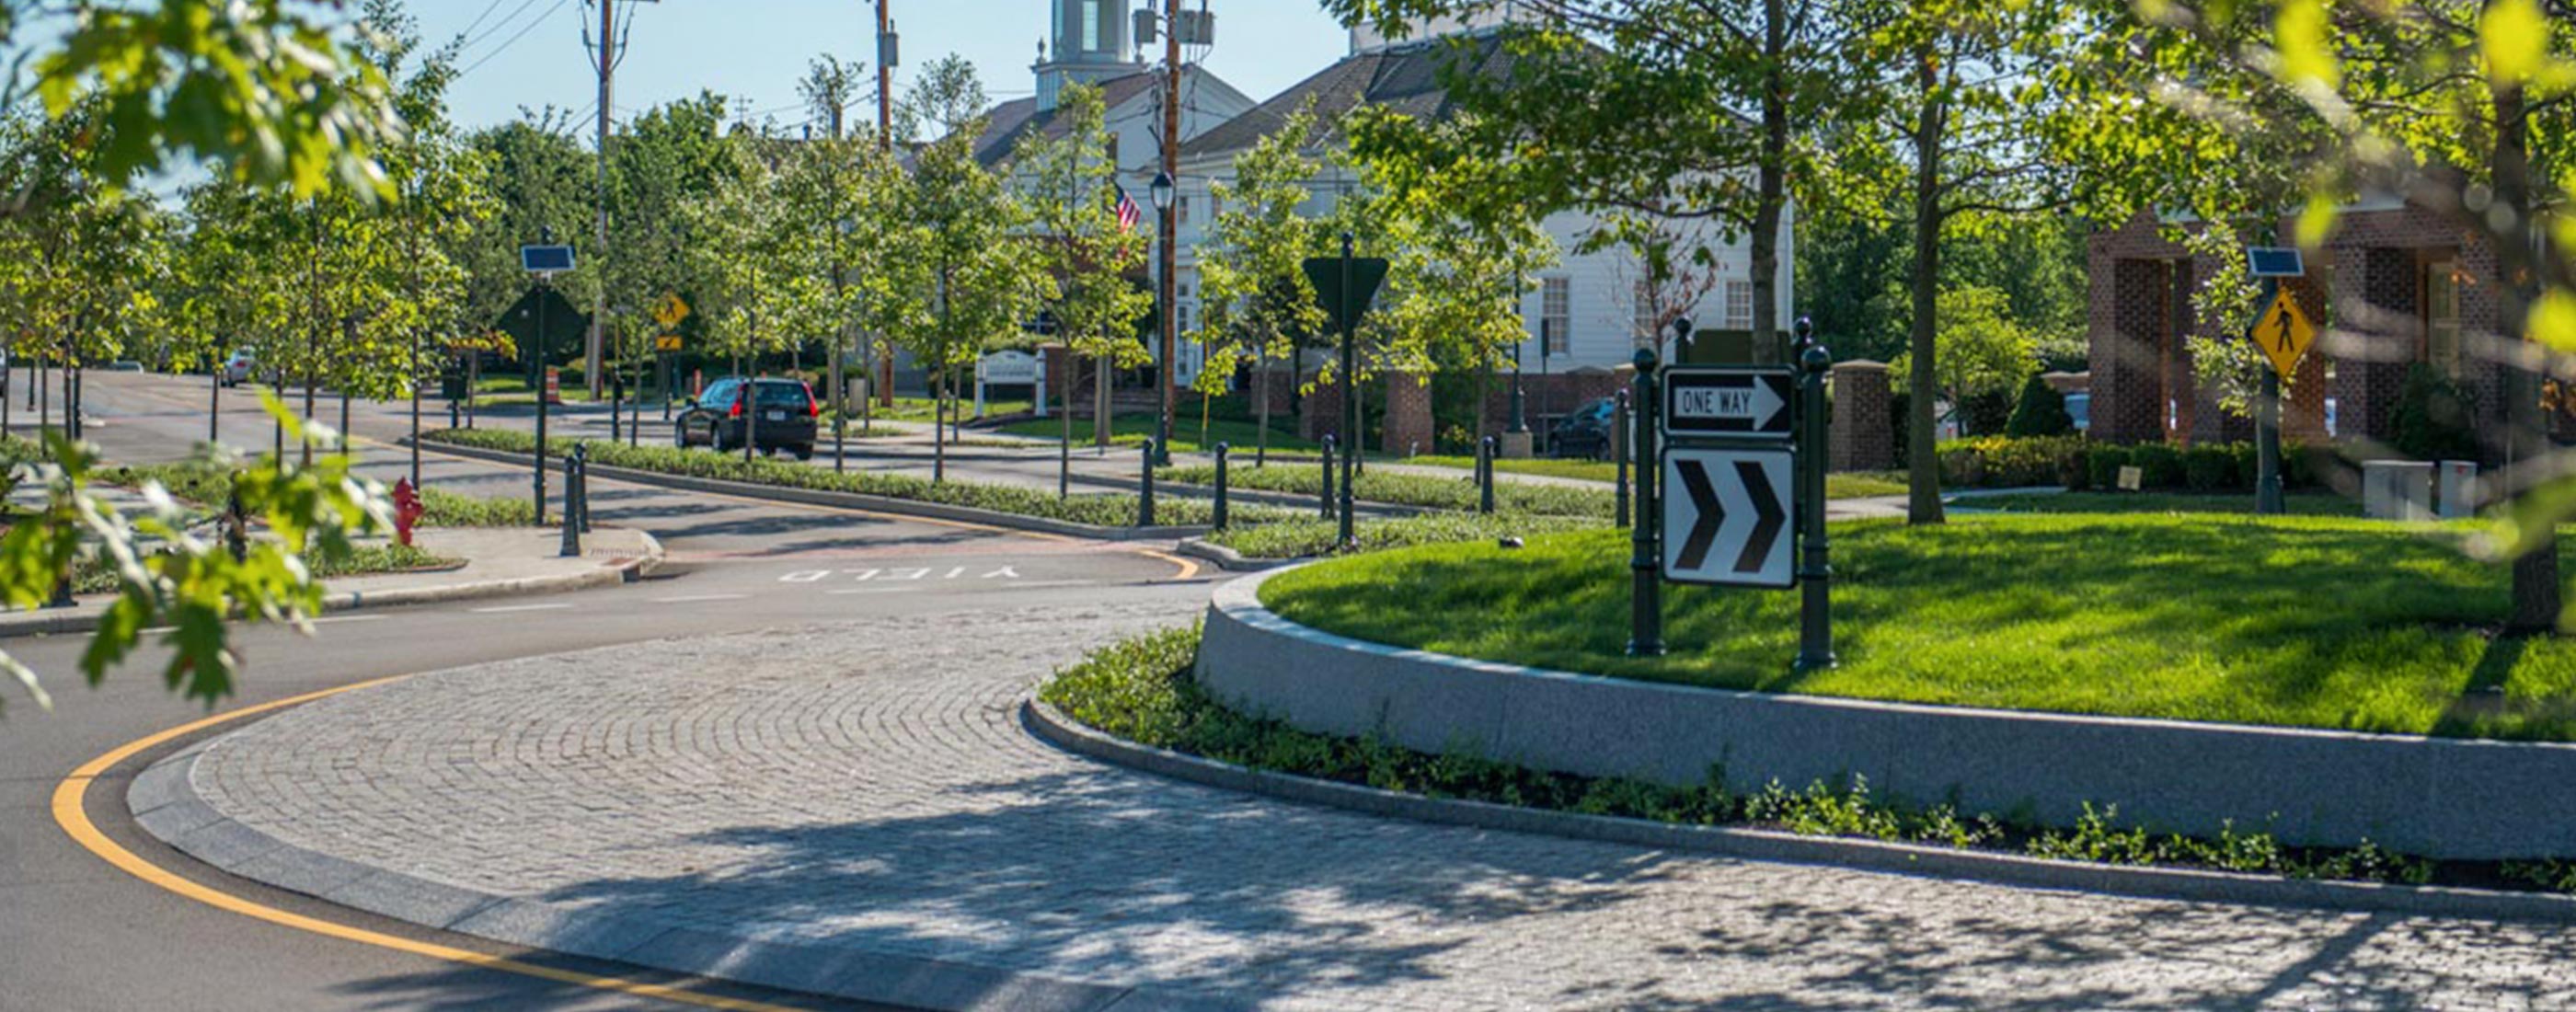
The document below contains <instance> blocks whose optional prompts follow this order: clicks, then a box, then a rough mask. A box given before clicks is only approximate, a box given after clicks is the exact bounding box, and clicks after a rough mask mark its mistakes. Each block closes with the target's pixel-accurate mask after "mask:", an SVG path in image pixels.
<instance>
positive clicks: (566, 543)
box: [537, 455, 581, 559]
mask: <svg viewBox="0 0 2576 1012" xmlns="http://www.w3.org/2000/svg"><path fill="white" fill-rule="evenodd" d="M563 469H564V505H563V545H562V550H561V551H558V552H556V553H555V554H557V555H560V556H562V557H564V558H567V559H571V558H579V557H580V556H581V517H580V515H579V511H578V510H576V509H575V508H574V507H573V499H574V494H573V483H574V482H575V481H577V480H579V474H580V464H579V463H578V462H577V461H575V460H573V458H572V457H571V456H569V455H567V456H565V457H564V462H563ZM539 473H543V472H539ZM537 505H538V506H540V507H543V506H544V505H545V500H543V499H539V500H537ZM539 516H540V518H542V517H543V514H542V513H540V514H539Z"/></svg>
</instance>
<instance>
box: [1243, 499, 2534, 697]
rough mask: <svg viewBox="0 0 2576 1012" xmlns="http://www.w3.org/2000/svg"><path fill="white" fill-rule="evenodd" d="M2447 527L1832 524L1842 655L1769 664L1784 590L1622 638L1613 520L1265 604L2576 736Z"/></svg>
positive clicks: (1717, 674)
mask: <svg viewBox="0 0 2576 1012" xmlns="http://www.w3.org/2000/svg"><path fill="white" fill-rule="evenodd" d="M2466 532H2467V528H2466V527H2465V526H2462V525H2397V524H2390V523H2385V522H2374V521H2365V520H2351V519H2339V518H2323V517H2288V518H2259V519H2258V518H2253V517H2234V516H2225V515H2219V514H2172V515H2106V514H2063V515H2045V516H2042V515H2032V516H2020V515H2016V516H1996V515H1982V516H1969V515H1963V516H1961V517H1959V518H1958V519H1957V521H1956V522H1953V523H1951V524H1947V525H1943V526H1938V527H1921V528H1913V527H1907V526H1905V525H1903V524H1900V523H1896V522H1892V521H1860V522H1855V523H1850V524H1839V525H1836V527H1835V528H1834V531H1833V549H1834V554H1833V565H1834V570H1835V577H1834V584H1833V589H1834V618H1835V624H1836V637H1837V647H1838V648H1839V651H1840V655H1841V660H1842V664H1841V666H1840V667H1837V668H1835V669H1832V670H1829V671H1820V672H1813V673H1809V674H1794V673H1792V672H1791V671H1790V670H1789V661H1790V659H1791V658H1792V657H1793V656H1794V655H1795V654H1796V652H1797V635H1798V614H1797V607H1798V595H1796V594H1787V593H1766V592H1758V591H1746V590H1721V589H1711V588H1697V587H1668V588H1666V592H1665V609H1666V611H1665V639H1666V641H1667V642H1668V643H1669V644H1670V645H1671V648H1672V652H1671V653H1670V654H1669V655H1667V656H1665V657H1661V658H1630V657H1627V656H1625V655H1624V653H1623V647H1624V645H1625V642H1626V639H1627V635H1628V609H1629V597H1628V583H1629V576H1630V574H1629V571H1628V553H1629V544H1628V540H1627V534H1626V532H1624V531H1617V530H1606V529H1605V530H1599V531H1589V532H1577V533H1570V534H1563V535H1555V536H1549V537H1540V538H1533V539H1531V540H1530V542H1529V544H1528V545H1527V547H1525V548H1521V549H1508V550H1507V549H1502V548H1498V547H1496V546H1494V545H1493V544H1491V543H1460V544H1448V545H1436V546H1427V547H1418V548H1407V549H1399V550H1395V551H1390V552H1384V553H1379V554H1375V555H1366V556H1359V557H1355V558H1351V559H1341V560H1334V561H1331V562H1327V563H1322V564H1318V565H1315V566H1311V567H1308V568H1305V569H1301V570H1298V571H1295V572H1291V573H1286V574H1282V575H1281V576H1279V577H1277V578H1274V579H1272V580H1271V581H1270V582H1269V583H1268V584H1266V585H1265V586H1264V587H1263V592H1262V597H1263V600H1264V603H1265V604H1267V605H1268V606H1270V607H1271V608H1273V609H1274V610H1277V611H1278V612H1280V613H1281V614H1283V615H1285V616H1287V617H1288V618H1290V619H1294V620H1296V621H1299V622H1303V623H1305V624H1308V625H1312V626H1316V627H1318V628H1322V629H1327V630H1330V631H1332V632H1336V633H1340V634H1343V635H1346V636H1352V637H1355V638H1359V639H1363V640H1370V641H1374V642H1379V643H1388V644H1394V645H1397V646H1403V647H1416V648H1422V649H1429V650H1436V651H1439V652H1443V653H1450V654H1458V655H1462V656H1467V657H1476V658H1483V659H1487V660H1497V661H1509V662H1514V663H1521V664H1529V665H1535V666H1539V667H1546V668H1557V669H1563V670H1571V671H1586V672H1596V673H1602V674H1609V675H1615V676H1621V677H1630V678H1642V679H1651V680H1658V681H1670V682H1680V683H1687V684H1694V685H1706V686H1715V687H1722V688H1732V689H1753V690H1760V691H1770V692H1799V693H1810V694H1818V695H1828V696H1849V697H1858V698H1869V699H1888V700H1903V701H1910V702H1920V703H1941V704H1957V705H1969V706H1992V707H2005V708H2013V709H2028V710H2046V711H2059V712H2070V713H2098V714H2113V715H2121V716H2134V717H2163V718H2173V719H2181V720H2201V721H2218V722H2228V723H2245V724H2274V725H2289V726H2304V727H2323V728H2340V729H2349V730H2356V731H2378V732H2400V733H2418V734H2436V735H2450V736H2463V737H2496V738H2514V739H2553V740H2576V641H2571V640H2566V639H2557V638H2548V639H2531V640H2524V639H2517V638H2505V637H2500V636H2499V635H2498V634H2497V633H2496V632H2495V630H2496V628H2497V627H2499V626H2500V625H2501V623H2502V621H2503V619H2504V616H2505V615H2506V612H2507V607H2508V603H2509V602H2508V597H2509V588H2508V586H2507V581H2506V579H2505V573H2504V570H2503V569H2501V568H2499V567H2497V566H2493V565H2489V564H2486V563H2481V562H2477V561H2473V560H2471V559H2470V558H2468V557H2466V556H2465V555H2463V554H2462V553H2461V551H2460V549H2459V545H2458V542H2459V539H2460V537H2461V536H2462V535H2464V534H2465V533H2466ZM2562 551H2565V549H2564V548H2562Z"/></svg>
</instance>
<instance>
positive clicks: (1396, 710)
mask: <svg viewBox="0 0 2576 1012" xmlns="http://www.w3.org/2000/svg"><path fill="white" fill-rule="evenodd" d="M1284 571H1285V570H1273V571H1270V572H1265V573H1259V574H1255V575H1252V576H1247V577H1243V578H1241V579H1237V580H1234V581H1231V582H1228V583H1226V584H1223V585H1220V586H1219V587H1218V588H1217V591H1216V595H1215V599H1214V601H1213V603H1212V604H1211V605H1210V606H1209V609H1208V614H1207V624H1206V638H1205V640H1204V642H1203V643H1202V644H1201V646H1200V648H1199V660H1198V670H1197V677H1198V680H1199V682H1200V683H1201V684H1202V685H1203V686H1205V687H1206V688H1207V690H1208V691H1209V692H1210V693H1211V694H1213V695H1214V696H1215V697H1216V698H1217V699H1219V700H1221V701H1223V702H1224V703H1225V704H1226V705H1228V706H1231V707H1234V708H1236V709H1238V710H1240V711H1243V712H1246V713H1250V714H1255V715H1259V716H1265V717H1272V718H1276V719H1279V720H1283V721H1286V722H1287V723H1289V724H1291V725H1294V726H1296V727H1299V728H1303V729H1306V730H1309V731H1314V732H1318V733H1324V734H1336V735H1354V736H1356V735H1367V734H1376V735H1378V736H1379V737H1380V738H1382V739H1383V740H1386V741H1388V742H1391V743H1393V744H1397V745H1402V746H1404V747H1407V748H1412V749H1417V750H1421V751H1427V752H1441V751H1453V750H1454V751H1464V752H1470V753H1473V754H1477V755H1481V756H1485V757H1488V758H1493V759H1500V760H1505V761H1510V762H1515V763H1519V764H1522V765H1526V766H1531V767H1535V768H1539V769H1547V770H1556V771H1561V772H1567V773H1576V774H1583V775H1589V776H1630V777H1638V778H1642V779H1646V780H1652V781H1657V782H1661V783H1667V784H1674V785H1696V784H1702V783H1706V782H1707V781H1708V778H1709V776H1710V775H1711V772H1712V771H1713V770H1722V771H1723V774H1724V776H1725V778H1726V782H1727V785H1728V786H1729V787H1731V788H1733V789H1735V790H1739V791H1751V790H1758V789H1760V788H1761V787H1762V786H1763V785H1765V784H1767V783H1769V782H1771V781H1773V780H1778V781H1780V782H1781V783H1783V784H1786V785H1789V786H1791V787H1804V786H1805V785H1807V784H1809V783H1812V782H1814V781H1816V780H1819V779H1836V778H1840V777H1843V776H1846V775H1850V774H1859V775H1862V776H1866V777H1867V778H1868V780H1869V784H1870V788H1871V790H1872V791H1874V792H1876V793H1879V794H1881V795H1882V796H1896V797H1902V798H1906V799H1910V800H1914V801H1918V802H1920V801H1942V800H1951V799H1955V800H1956V801H1957V802H1958V803H1959V804H1960V805H1961V806H1962V807H1963V808H1965V809H1968V810H1971V811H1984V812H1994V813H1999V814H2004V813H2015V812H2026V813H2028V814H2029V815H2031V816H2032V817H2034V818H2037V819H2039V820H2040V821H2043V822H2049V823H2056V824H2066V823H2071V822H2073V821H2074V820H2075V819H2076V818H2077V817H2078V816H2079V815H2081V814H2082V810H2083V808H2082V806H2083V805H2084V804H2085V803H2086V802H2091V803H2092V804H2094V805H2095V806H2097V807H2099V806H2102V805H2108V804H2116V805H2118V806H2119V815H2120V821H2121V822H2122V823H2124V824H2141V825H2145V826H2148V827H2151V828H2155V829H2157V830H2160V831H2168V830H2169V831H2181V832H2188V833H2196V834H2215V833H2217V832H2218V831H2219V830H2220V829H2221V828H2222V827H2223V826H2225V825H2227V824H2228V823H2229V822H2230V821H2233V823H2234V824H2235V826H2236V827H2237V828H2239V829H2247V830H2256V829H2260V830H2268V831H2270V832H2272V833H2273V834H2275V835H2277V836H2279V837H2280V838H2281V839H2283V840H2284V841H2286V842H2290V843H2296V844H2314V845H2336V846H2350V845H2354V844H2358V843H2361V842H2362V841H2364V840H2368V841H2372V842H2375V843H2377V844H2379V845H2381V846H2384V847H2388V848H2391V849H2395V850H2400V851H2405V852H2409V853H2416V854H2424V855H2429V856H2436V857H2453V858H2502V857H2539V856H2576V816H2571V813H2576V746H2570V745H2564V744H2555V743H2523V742H2488V741H2463V740H2453V739H2439V738H2419V737H2410V736H2402V735H2375V734H2354V733H2346V732H2335V731H2315V730H2302V729H2293V728H2264V727H2246V726H2235V725H2221V724H2195V723H2187V722H2182V721H2163V720H2133V719H2123V718H2112V717H2086V716H2074V715H2062V714H2046V713H2027V712H2018V711H2004V710H1980V709H1970V708H1965V707H1946V706H1923V705H1910V704H1901V703H1878V702H1869V701H1864V700H1847V699H1831V698H1825V697H1817V696H1792V695H1775V694H1769V693H1758V692H1727V691H1718V690H1712V689H1701V688H1691V687H1686V686H1675V685H1659V684H1655V683H1651V682H1638V681H1629V680H1623V679H1613V678H1603V677H1598V676H1592V675H1578V674H1569V673H1566V672H1559V671H1545V670H1540V669H1536V668H1526V667H1521V666H1518V665H1511V664H1497V663H1491V662H1486V661H1475V660H1467V659H1464V658H1458V657H1451V656H1448V655H1444V654H1434V653H1429V652H1425V651H1420V650H1406V649H1400V648H1396V647H1390V646H1384V645H1381V644H1375V643H1365V642H1361V641H1359V640H1354V639H1350V638H1347V637H1342V636H1335V635H1332V634H1329V633H1325V632H1321V631H1318V630H1315V629H1310V628H1307V627H1305V626H1302V625H1298V624H1296V623H1294V622H1290V621H1288V620H1287V619H1284V618H1281V617H1280V616H1278V615H1276V614H1274V613H1272V612H1270V611H1269V610H1267V609H1265V608H1263V607H1262V606H1261V603H1260V600H1259V598H1258V593H1259V588H1260V586H1261V584H1262V583H1263V582H1264V581H1265V580H1267V579H1269V578H1270V577H1272V576H1275V575H1277V574H1278V573H1279V572H1284ZM1782 663H1784V664H1785V663H1787V658H1785V657H1784V658H1782Z"/></svg>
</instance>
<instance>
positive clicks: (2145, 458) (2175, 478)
mask: <svg viewBox="0 0 2576 1012" xmlns="http://www.w3.org/2000/svg"><path fill="white" fill-rule="evenodd" d="M2130 453H2131V460H2130V463H2132V464H2135V465H2136V466H2137V468H2138V470H2139V471H2140V472H2141V475H2140V479H2139V480H2140V482H2141V484H2142V486H2143V487H2145V488H2180V487H2182V484H2183V480H2184V477H2183V467H2182V451H2181V450H2178V449H2175V448H2173V447H2171V446H2168V445H2166V444H2163V443H2140V444H2138V446H2137V448H2136V449H2135V450H2132V451H2130Z"/></svg>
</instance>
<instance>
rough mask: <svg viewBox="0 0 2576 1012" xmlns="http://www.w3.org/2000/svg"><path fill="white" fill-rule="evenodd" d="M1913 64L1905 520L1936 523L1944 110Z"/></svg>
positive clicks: (1930, 81)
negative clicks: (1915, 96) (1917, 96)
mask: <svg viewBox="0 0 2576 1012" xmlns="http://www.w3.org/2000/svg"><path fill="white" fill-rule="evenodd" d="M1916 66H1917V71H1916V82H1917V83H1918V84H1920V85H1921V86H1922V89H1923V110H1922V112H1921V114H1920V116H1919V118H1918V119H1917V121H1916V123H1915V128H1914V277H1913V285H1914V325H1913V332H1912V333H1911V334H1910V335H1908V338H1907V340H1908V341H1909V342H1910V347H1911V350H1912V351H1913V363H1912V368H1911V369H1909V370H1907V376H1906V384H1905V389H1906V416H1907V417H1906V422H1905V457H1906V461H1905V463H1906V471H1907V474H1906V498H1905V520H1906V522H1907V523H1911V524H1937V523H1940V522H1941V521H1942V515H1941V459H1940V455H1939V453H1938V450H1937V448H1936V446H1935V439H1936V437H1937V436H1938V435H1939V434H1938V433H1937V432H1935V431H1934V425H1935V422H1934V420H1933V404H1932V402H1933V400H1934V398H1935V397H1937V396H1938V394H1939V389H1940V388H1939V384H1938V383H1937V381H1936V378H1937V377H1938V376H1939V373H1938V372H1936V371H1935V370H1934V366H1935V364H1936V363H1935V362H1934V361H1933V355H1934V349H1933V347H1932V336H1933V334H1934V333H1936V332H1937V325H1938V323H1939V322H1940V321H1939V320H1938V319H1937V318H1936V316H1935V312H1936V310H1937V307H1938V306H1939V301H1938V298H1939V294H1940V286H1941V185H1940V183H1941V141H1942V136H1941V135H1942V132H1943V130H1944V128H1945V126H1946V124H1945V123H1944V118H1945V116H1946V114H1947V112H1948V110H1947V109H1945V108H1944V103H1943V101H1942V100H1941V99H1940V98H1939V97H1938V90H1937V85H1938V84H1939V81H1938V78H1937V76H1936V75H1937V70H1936V68H1935V67H1934V66H1933V63H1932V54H1931V52H1930V50H1928V49H1927V50H1925V51H1924V52H1923V53H1922V54H1921V56H1920V60H1919V62H1918V63H1917V65H1916ZM1954 407H1955V406H1954Z"/></svg>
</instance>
